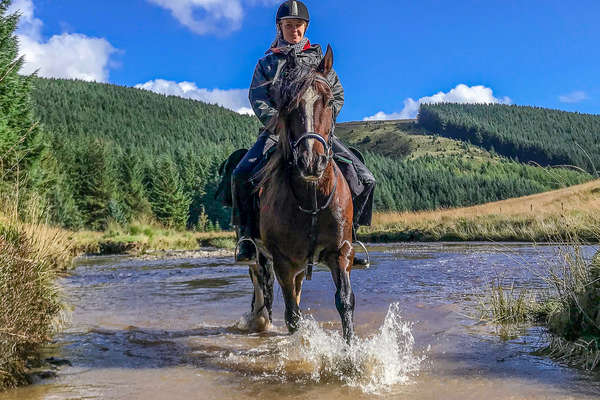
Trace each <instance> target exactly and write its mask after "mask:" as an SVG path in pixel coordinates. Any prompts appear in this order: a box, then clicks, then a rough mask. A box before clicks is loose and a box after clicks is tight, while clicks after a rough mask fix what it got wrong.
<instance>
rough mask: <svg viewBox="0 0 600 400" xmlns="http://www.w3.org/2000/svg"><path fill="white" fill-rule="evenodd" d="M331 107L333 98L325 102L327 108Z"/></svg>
mask: <svg viewBox="0 0 600 400" xmlns="http://www.w3.org/2000/svg"><path fill="white" fill-rule="evenodd" d="M332 105H333V97H332V98H330V99H329V100H327V107H331V106H332Z"/></svg>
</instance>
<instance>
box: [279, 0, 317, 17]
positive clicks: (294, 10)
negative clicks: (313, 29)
mask: <svg viewBox="0 0 600 400" xmlns="http://www.w3.org/2000/svg"><path fill="white" fill-rule="evenodd" d="M288 18H297V19H302V20H304V21H306V23H309V22H310V16H309V15H308V8H306V6H305V5H304V3H303V2H301V1H296V0H289V1H286V2H285V3H283V4H282V5H280V6H279V10H277V17H276V22H277V23H279V21H281V20H282V19H288Z"/></svg>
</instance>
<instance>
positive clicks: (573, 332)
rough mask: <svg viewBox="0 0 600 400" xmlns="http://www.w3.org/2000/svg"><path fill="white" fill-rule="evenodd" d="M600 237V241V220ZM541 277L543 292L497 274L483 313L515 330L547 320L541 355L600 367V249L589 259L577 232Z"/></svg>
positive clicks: (590, 367) (598, 233) (503, 328)
mask: <svg viewBox="0 0 600 400" xmlns="http://www.w3.org/2000/svg"><path fill="white" fill-rule="evenodd" d="M596 241H597V242H600V226H598V227H597V229H596ZM541 277H542V278H543V279H544V280H545V282H546V285H547V289H546V290H543V291H538V293H531V292H529V291H527V290H525V289H520V290H516V289H514V286H511V287H510V288H507V287H506V286H505V285H502V284H501V281H500V280H494V281H493V282H492V283H491V284H490V288H489V290H488V291H487V293H486V296H485V297H484V299H483V301H482V303H481V306H480V309H481V311H482V319H487V320H489V321H491V322H493V323H495V324H496V325H497V326H499V327H501V329H500V332H510V331H512V332H514V329H511V327H514V326H516V325H519V324H526V323H532V322H533V323H537V324H540V325H543V326H545V327H546V329H547V332H548V333H549V335H550V337H549V340H548V345H547V346H545V347H544V348H543V349H541V350H539V351H538V353H539V354H540V355H547V356H550V357H552V358H554V359H555V360H557V361H559V362H563V363H565V364H568V365H572V366H576V367H579V368H583V369H588V370H596V369H600V251H598V252H597V253H596V255H595V256H594V257H593V258H592V259H591V260H589V259H587V258H585V257H584V256H583V253H582V243H581V242H580V241H578V240H577V238H571V243H570V244H562V245H561V247H560V250H559V254H558V259H557V262H556V263H550V264H549V265H548V266H547V267H546V269H545V270H544V271H543V272H542V275H541Z"/></svg>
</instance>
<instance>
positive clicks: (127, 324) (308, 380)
mask: <svg viewBox="0 0 600 400" xmlns="http://www.w3.org/2000/svg"><path fill="white" fill-rule="evenodd" d="M594 250H595V248H594V247H588V248H586V252H587V253H588V254H590V255H591V254H592V253H593V251H594ZM556 251H557V248H556V247H552V246H532V245H529V244H526V245H519V244H510V245H505V244H493V245H490V244H482V243H469V244H449V243H442V244H440V243H435V244H397V245H383V246H374V247H371V257H372V261H373V266H372V268H371V269H369V270H355V271H353V272H352V284H353V289H354V292H355V295H356V310H355V324H356V331H357V333H358V338H357V340H356V342H355V343H353V344H352V346H350V347H347V346H346V345H345V344H344V342H343V340H342V339H341V337H340V331H341V324H340V320H339V316H338V314H337V311H336V309H335V305H334V300H333V294H334V286H333V283H332V281H331V276H330V274H329V272H328V271H327V270H325V269H317V270H316V271H315V273H314V275H313V280H312V281H308V282H305V284H304V290H303V296H302V304H301V308H302V310H303V312H304V318H303V322H302V325H301V329H300V330H299V332H297V333H296V334H294V335H291V336H290V335H287V333H286V331H285V324H284V322H283V301H282V297H281V291H280V290H279V288H278V287H277V286H276V288H275V304H274V309H273V316H274V325H275V326H274V329H273V330H272V331H271V332H268V333H265V334H246V333H244V332H241V331H239V330H238V329H237V328H236V326H237V323H238V321H239V320H240V318H241V317H242V315H243V314H244V312H246V311H248V310H249V307H250V301H251V296H252V285H251V282H250V279H249V277H248V272H247V267H246V266H237V265H234V264H233V263H232V262H231V260H230V259H229V258H212V259H211V258H207V259H170V260H152V261H141V260H136V259H131V258H125V257H98V258H89V259H84V260H81V261H80V262H79V263H78V267H77V268H76V269H75V271H74V272H73V274H72V275H70V276H69V277H67V278H64V279H63V280H62V281H61V285H62V286H63V287H64V291H65V295H66V296H67V299H68V302H69V304H71V305H72V308H73V309H72V312H71V316H70V320H71V324H70V326H69V328H68V329H67V330H66V331H64V333H63V334H61V335H60V336H59V337H58V338H57V341H56V343H55V344H54V345H53V346H52V348H50V349H49V350H48V351H49V354H50V355H54V356H55V357H59V358H65V359H68V360H69V361H71V363H72V366H63V367H60V368H59V369H58V370H57V377H56V378H52V379H48V380H43V381H41V382H40V383H38V384H36V385H33V386H30V387H27V388H22V389H18V390H13V391H10V392H7V393H4V394H2V395H0V400H5V399H19V400H22V399H52V400H54V399H57V400H59V399H165V398H168V399H169V400H176V399H192V398H193V399H196V398H197V399H233V398H235V399H257V398H265V399H270V398H279V399H296V398H306V397H308V396H310V397H313V398H318V399H341V398H348V396H352V398H353V399H366V398H382V399H388V398H390V399H391V398H393V399H397V398H407V399H408V398H410V399H461V400H465V399H485V400H492V399H592V398H598V397H599V396H600V376H598V375H595V374H591V373H586V372H583V371H578V370H574V369H571V368H567V367H564V366H561V365H558V364H556V363H554V362H553V361H551V360H549V359H546V358H542V357H537V356H534V355H532V354H531V352H532V351H534V350H535V349H537V348H539V347H540V346H543V344H544V343H543V342H541V341H540V339H539V337H540V335H539V332H538V330H539V328H529V329H527V330H525V331H524V332H522V333H523V335H521V336H518V337H515V338H514V339H511V340H507V341H503V340H501V339H500V337H499V336H498V335H497V334H496V328H495V327H494V326H491V325H487V324H483V323H480V322H478V321H477V320H476V319H473V318H472V317H473V316H475V315H476V314H477V312H476V305H477V303H478V299H479V298H480V296H481V293H482V292H483V290H484V288H485V286H486V284H487V283H488V282H489V281H490V280H491V279H492V278H495V277H497V276H502V277H504V278H505V279H508V278H510V280H511V281H513V280H514V283H515V285H516V286H522V287H527V288H539V287H543V285H544V284H543V281H542V280H541V279H540V278H539V277H538V271H540V268H543V267H544V266H546V265H548V264H549V263H552V262H553V259H555V256H556Z"/></svg>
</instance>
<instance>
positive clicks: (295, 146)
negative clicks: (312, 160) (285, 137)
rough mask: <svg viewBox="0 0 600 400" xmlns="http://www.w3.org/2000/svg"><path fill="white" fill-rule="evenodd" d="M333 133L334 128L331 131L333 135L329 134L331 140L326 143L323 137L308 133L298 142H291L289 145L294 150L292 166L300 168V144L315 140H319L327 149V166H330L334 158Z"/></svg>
mask: <svg viewBox="0 0 600 400" xmlns="http://www.w3.org/2000/svg"><path fill="white" fill-rule="evenodd" d="M332 133H333V128H332V129H331V133H330V134H329V140H327V141H325V139H323V136H321V135H319V134H318V133H316V132H307V133H305V134H304V135H302V136H300V137H299V138H298V140H290V143H289V144H290V149H291V150H292V160H293V161H292V165H293V166H294V167H298V158H299V157H300V154H299V152H298V146H300V143H302V142H303V141H304V140H308V139H315V140H318V141H319V142H321V144H322V145H323V147H324V148H325V154H327V164H329V162H330V161H331V159H332V158H333V147H332V146H331V138H332V137H333V135H332Z"/></svg>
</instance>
